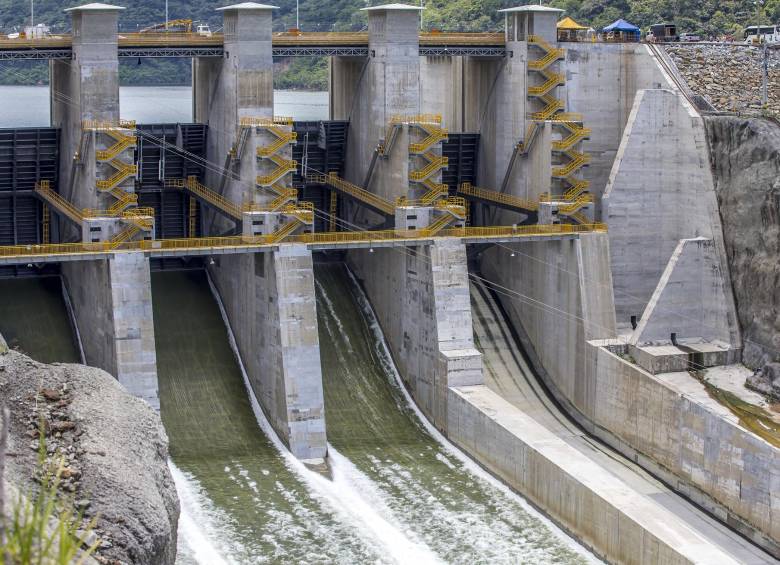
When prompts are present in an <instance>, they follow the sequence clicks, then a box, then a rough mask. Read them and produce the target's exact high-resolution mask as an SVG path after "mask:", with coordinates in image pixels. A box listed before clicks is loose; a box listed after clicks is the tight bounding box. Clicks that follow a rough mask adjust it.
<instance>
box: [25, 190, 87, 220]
mask: <svg viewBox="0 0 780 565" xmlns="http://www.w3.org/2000/svg"><path fill="white" fill-rule="evenodd" d="M35 193H36V194H37V195H39V196H40V197H41V198H43V200H44V201H45V202H47V203H48V204H49V205H50V206H51V207H52V208H54V209H55V210H57V211H58V212H59V213H60V214H62V215H63V216H65V217H67V218H68V219H70V220H71V221H73V222H74V223H76V224H79V225H81V223H82V222H83V221H84V214H83V213H82V212H81V210H79V209H78V208H76V207H75V206H74V205H73V204H71V203H70V202H68V201H67V200H65V199H64V198H63V197H62V196H60V195H59V194H57V193H56V192H54V191H53V190H52V189H51V183H50V182H49V181H47V180H42V181H39V182H37V183H35Z"/></svg>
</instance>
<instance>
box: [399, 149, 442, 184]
mask: <svg viewBox="0 0 780 565" xmlns="http://www.w3.org/2000/svg"><path fill="white" fill-rule="evenodd" d="M421 155H422V157H424V158H425V159H426V160H427V161H428V164H427V165H425V166H424V167H423V168H422V169H418V170H416V171H410V172H409V180H411V181H413V182H421V181H424V180H425V179H427V178H428V177H430V176H431V175H434V174H436V173H437V172H439V171H440V170H441V169H443V168H445V167H446V166H447V165H448V164H449V158H448V157H441V156H439V155H435V154H433V153H422V154H421Z"/></svg>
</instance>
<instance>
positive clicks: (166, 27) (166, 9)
mask: <svg viewBox="0 0 780 565" xmlns="http://www.w3.org/2000/svg"><path fill="white" fill-rule="evenodd" d="M165 31H168V0H165Z"/></svg>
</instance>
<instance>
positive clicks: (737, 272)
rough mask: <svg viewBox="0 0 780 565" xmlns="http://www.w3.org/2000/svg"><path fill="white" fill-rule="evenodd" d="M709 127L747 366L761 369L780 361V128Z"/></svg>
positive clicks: (748, 123)
mask: <svg viewBox="0 0 780 565" xmlns="http://www.w3.org/2000/svg"><path fill="white" fill-rule="evenodd" d="M705 123H706V127H707V134H708V138H709V143H710V159H711V163H712V168H713V173H714V176H715V190H716V192H717V196H718V202H719V204H720V214H721V217H722V220H723V232H724V233H723V235H724V238H725V243H726V251H727V253H728V261H729V267H730V269H731V280H732V283H733V287H734V295H735V298H736V302H737V312H738V315H739V320H740V324H741V326H742V332H743V340H744V342H745V344H744V355H743V358H744V363H745V364H746V365H747V366H749V367H751V368H753V369H761V368H762V367H763V366H764V365H766V364H767V363H769V362H772V361H778V360H780V125H778V124H777V123H775V122H773V121H769V120H764V119H758V118H750V119H745V118H738V117H734V116H710V117H706V118H705ZM764 372H765V373H766V374H773V373H772V372H771V371H764ZM779 384H780V383H779ZM777 393H778V394H780V390H778V391H777Z"/></svg>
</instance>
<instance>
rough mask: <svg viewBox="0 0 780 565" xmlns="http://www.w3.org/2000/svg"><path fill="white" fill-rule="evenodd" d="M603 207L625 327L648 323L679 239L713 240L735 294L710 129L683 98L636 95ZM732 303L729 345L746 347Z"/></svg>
mask: <svg viewBox="0 0 780 565" xmlns="http://www.w3.org/2000/svg"><path fill="white" fill-rule="evenodd" d="M602 205H603V210H604V218H605V220H606V221H607V223H608V224H609V242H610V251H611V260H612V278H613V282H614V288H615V290H614V296H615V308H616V315H617V321H618V326H619V327H621V328H627V327H628V326H629V325H630V318H631V316H636V317H637V319H639V318H640V317H641V315H642V313H643V312H644V310H645V307H646V306H647V303H648V302H649V300H650V298H651V296H652V295H653V292H654V290H655V288H656V286H657V284H658V281H659V280H660V278H661V275H662V274H663V272H664V269H665V268H666V265H667V263H668V261H669V259H670V258H671V256H672V253H673V252H674V250H675V248H676V247H677V245H678V242H679V240H680V239H685V238H695V237H706V238H711V239H713V240H714V242H715V246H716V249H717V251H718V252H717V258H718V261H719V263H720V273H721V277H722V278H723V286H724V288H730V287H731V280H730V277H729V272H728V267H727V265H726V260H725V250H724V248H723V235H722V228H721V222H720V216H719V213H718V203H717V200H716V197H715V191H714V184H713V178H712V172H711V170H710V167H709V154H708V151H707V140H706V131H705V129H704V123H703V121H702V119H701V116H699V115H698V113H697V112H696V111H695V110H694V109H693V108H692V107H691V106H690V104H688V102H687V101H686V100H685V99H684V98H683V97H682V96H680V95H679V94H677V93H676V92H674V91H671V90H641V91H639V92H638V93H637V95H636V100H635V102H634V106H633V109H632V111H631V115H630V116H629V118H628V124H627V126H626V129H625V132H624V136H623V139H622V141H621V144H620V148H619V150H618V153H617V156H616V158H615V162H614V164H613V167H612V171H611V173H610V177H609V181H608V183H607V188H606V191H605V194H604V199H603V202H602ZM725 298H726V302H727V303H726V306H727V309H728V321H729V332H730V336H729V342H730V343H732V344H734V345H735V347H739V346H740V337H739V325H738V323H737V318H736V311H735V308H734V302H733V296H732V294H731V292H728V293H726V295H725Z"/></svg>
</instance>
